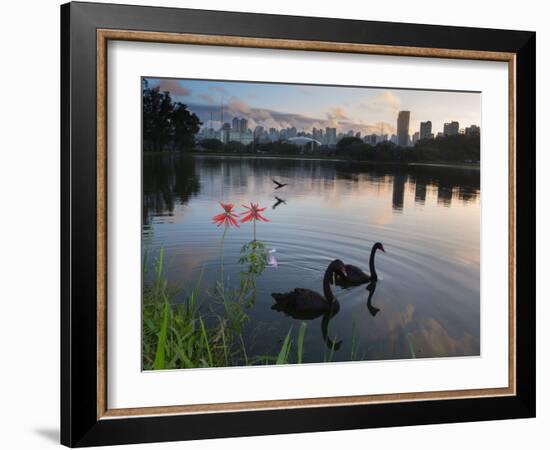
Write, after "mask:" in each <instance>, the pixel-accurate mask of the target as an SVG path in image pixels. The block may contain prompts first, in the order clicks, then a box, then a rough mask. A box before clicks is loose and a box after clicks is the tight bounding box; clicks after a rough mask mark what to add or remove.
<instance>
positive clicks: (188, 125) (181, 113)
mask: <svg viewBox="0 0 550 450" xmlns="http://www.w3.org/2000/svg"><path fill="white" fill-rule="evenodd" d="M142 114H143V116H142V120H143V150H144V151H155V152H158V151H162V150H169V149H176V150H183V149H184V148H187V147H189V148H190V147H192V146H193V145H194V143H195V135H196V134H197V133H198V131H199V128H200V125H201V122H200V120H199V118H198V117H197V116H196V115H195V114H194V113H192V112H190V111H189V110H188V109H187V106H186V105H184V104H183V103H179V102H177V103H174V102H173V101H172V98H171V96H170V92H168V91H165V92H160V90H159V88H158V87H155V88H149V85H148V83H147V81H146V80H145V81H144V83H143V111H142Z"/></svg>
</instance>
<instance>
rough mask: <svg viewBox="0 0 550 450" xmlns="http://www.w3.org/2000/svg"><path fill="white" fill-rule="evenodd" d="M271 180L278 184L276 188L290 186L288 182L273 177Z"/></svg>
mask: <svg viewBox="0 0 550 450" xmlns="http://www.w3.org/2000/svg"><path fill="white" fill-rule="evenodd" d="M271 181H273V183H275V184H276V185H277V186H276V187H275V189H281V188H282V187H285V186H288V183H279V182H278V181H277V180H275V179H273V178H272V179H271Z"/></svg>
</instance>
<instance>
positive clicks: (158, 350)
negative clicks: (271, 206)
mask: <svg viewBox="0 0 550 450" xmlns="http://www.w3.org/2000/svg"><path fill="white" fill-rule="evenodd" d="M147 258H149V255H148V252H145V254H144V264H143V271H144V273H147V270H148V269H147V264H146V262H147ZM164 260H165V255H164V251H163V249H162V248H161V249H160V251H159V253H158V256H157V258H156V259H155V260H154V262H153V264H152V269H153V271H152V272H153V274H154V279H153V280H152V281H151V282H149V283H148V284H146V285H145V286H144V291H143V305H142V311H143V312H142V327H143V329H142V331H143V334H142V336H143V344H142V345H143V353H142V365H143V369H144V370H163V369H181V368H201V367H231V366H252V365H273V364H281V365H282V364H302V363H303V362H304V349H305V346H304V342H305V337H306V331H307V324H306V323H305V322H302V323H301V324H300V326H299V328H298V330H297V333H296V332H294V330H293V327H290V329H289V330H288V332H287V333H286V335H285V337H284V339H283V341H282V343H281V344H280V347H278V348H277V349H276V351H275V352H274V354H260V355H254V354H250V351H249V349H248V348H247V345H246V342H245V339H244V337H243V333H244V331H245V328H246V327H247V324H248V322H249V321H250V317H249V315H248V314H247V311H248V308H250V306H251V305H252V304H253V299H254V297H255V289H256V282H255V278H254V274H253V273H250V271H249V272H243V273H242V274H241V275H242V276H241V279H240V282H239V283H238V286H237V287H228V286H226V284H225V283H224V282H223V279H221V280H220V281H218V282H217V283H216V284H215V286H214V287H213V289H212V290H211V291H210V292H208V295H209V300H213V301H209V302H208V305H209V308H208V309H206V308H205V307H204V306H203V305H202V304H201V301H200V296H199V295H200V292H201V290H200V289H199V288H200V283H201V281H200V277H199V281H198V282H197V285H196V286H195V287H194V288H193V289H192V290H191V292H190V293H189V294H188V295H187V296H186V298H185V300H184V301H183V303H178V304H175V303H174V298H175V296H176V294H177V292H176V291H174V290H170V289H169V288H168V283H167V279H166V277H165V275H164V271H165V262H164ZM203 295H206V294H203ZM405 338H406V343H407V347H408V351H409V353H410V357H411V358H416V354H415V351H414V347H413V343H412V341H411V338H410V336H409V334H408V333H406V332H405ZM337 342H338V340H337V337H336V336H334V338H333V340H329V341H328V342H327V344H328V345H327V346H325V353H324V357H323V361H324V362H331V361H332V360H333V358H334V355H335V352H336V351H337V350H338V348H336V346H337V345H339V344H337ZM359 345H360V339H359V336H358V333H357V325H356V323H355V321H353V323H352V333H351V347H350V358H349V360H350V361H360V360H364V359H368V358H367V356H368V355H367V353H368V352H363V354H362V355H360V354H359ZM367 350H368V349H367Z"/></svg>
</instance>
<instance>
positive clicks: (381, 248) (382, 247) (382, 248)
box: [380, 245, 386, 253]
mask: <svg viewBox="0 0 550 450" xmlns="http://www.w3.org/2000/svg"><path fill="white" fill-rule="evenodd" d="M380 250H382V251H383V252H384V253H386V250H384V246H383V245H382V246H381V247H380Z"/></svg>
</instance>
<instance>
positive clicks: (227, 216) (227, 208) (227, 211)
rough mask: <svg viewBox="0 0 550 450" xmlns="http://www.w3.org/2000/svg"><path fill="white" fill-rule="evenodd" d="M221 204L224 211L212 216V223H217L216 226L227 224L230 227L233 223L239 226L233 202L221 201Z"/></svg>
mask: <svg viewBox="0 0 550 450" xmlns="http://www.w3.org/2000/svg"><path fill="white" fill-rule="evenodd" d="M220 205H221V206H222V208H223V210H224V212H222V213H220V214H216V215H215V216H214V217H212V223H214V224H216V226H218V227H219V226H220V225H222V224H223V225H225V226H226V227H229V226H231V225H234V226H236V227H237V228H238V227H239V224H238V223H237V221H236V220H235V218H237V217H238V216H237V214H235V213H234V212H233V207H234V205H233V203H222V202H220Z"/></svg>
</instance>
